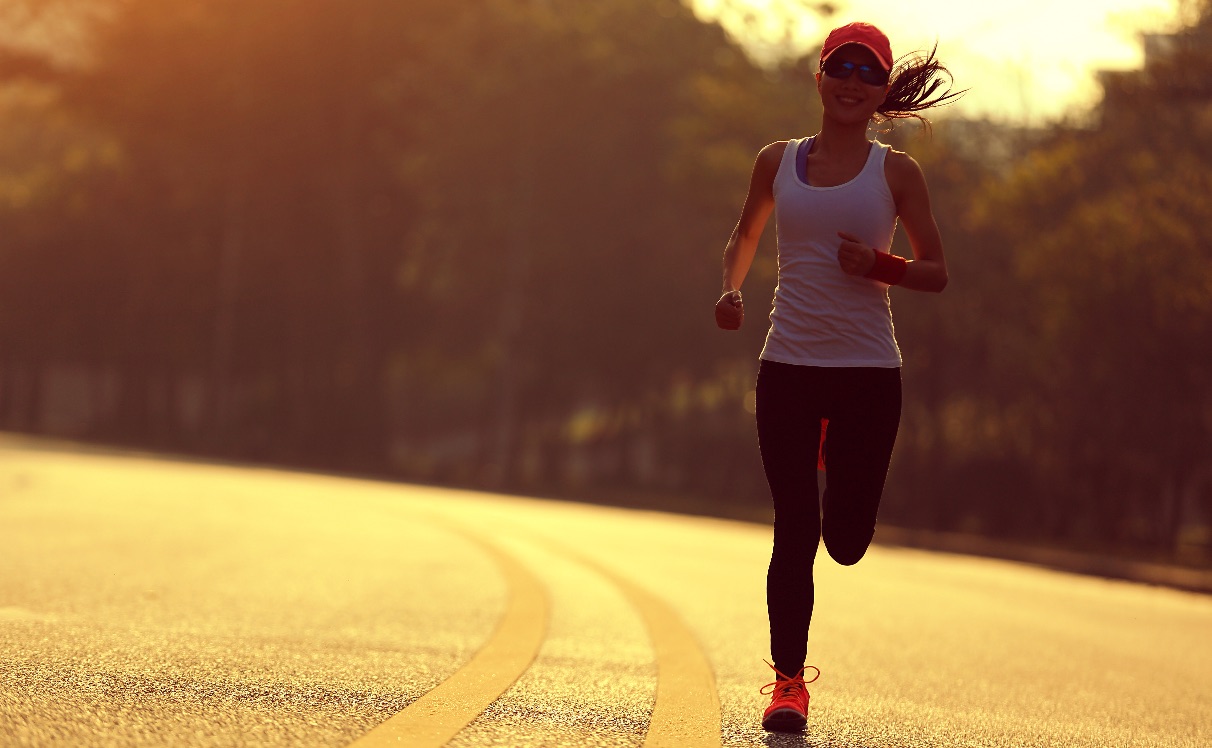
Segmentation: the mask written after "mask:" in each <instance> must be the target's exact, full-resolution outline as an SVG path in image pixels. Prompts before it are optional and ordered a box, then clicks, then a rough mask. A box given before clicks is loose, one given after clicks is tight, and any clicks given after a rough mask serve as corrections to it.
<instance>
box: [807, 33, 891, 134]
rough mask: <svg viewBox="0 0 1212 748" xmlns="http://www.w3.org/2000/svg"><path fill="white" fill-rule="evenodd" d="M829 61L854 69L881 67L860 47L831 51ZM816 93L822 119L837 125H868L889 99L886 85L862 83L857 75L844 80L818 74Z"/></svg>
mask: <svg viewBox="0 0 1212 748" xmlns="http://www.w3.org/2000/svg"><path fill="white" fill-rule="evenodd" d="M829 59H830V60H831V61H833V60H838V61H841V62H850V63H853V64H854V65H856V66H857V65H869V66H871V67H875V68H880V67H881V65H880V63H879V59H878V58H876V56H875V54H874V53H873V52H872V51H871V50H869V49H867V48H866V47H864V46H862V45H861V44H844V45H842V46H840V47H838V48H837V49H836V50H834V52H833V54H831V55H829ZM816 90H817V91H818V92H819V93H820V95H821V105H822V106H823V107H824V109H825V116H826V117H829V118H830V119H833V120H836V121H837V122H839V123H840V124H858V123H866V122H868V121H869V120H870V119H871V117H872V116H873V115H874V114H875V111H876V109H878V108H879V106H880V105H881V104H883V103H884V99H885V98H886V97H887V95H888V86H887V85H883V86H873V85H870V84H867V83H863V82H862V80H860V79H859V76H858V72H857V71H854V72H851V74H850V76H849V77H847V78H845V79H838V78H832V77H830V76H828V75H825V74H824V73H817V74H816Z"/></svg>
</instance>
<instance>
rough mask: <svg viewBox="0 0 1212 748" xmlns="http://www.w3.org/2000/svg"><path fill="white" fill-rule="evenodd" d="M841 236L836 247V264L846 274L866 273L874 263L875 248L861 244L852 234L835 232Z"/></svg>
mask: <svg viewBox="0 0 1212 748" xmlns="http://www.w3.org/2000/svg"><path fill="white" fill-rule="evenodd" d="M837 235H838V236H840V237H841V238H842V243H841V245H840V246H839V247H838V248H837V264H838V265H841V267H842V270H843V271H844V272H845V273H846V274H847V275H866V274H867V273H869V272H871V268H872V267H874V265H875V250H874V249H872V248H871V247H868V246H866V245H864V244H863V242H862V240H861V239H859V238H858V237H857V236H855V235H854V234H847V233H846V232H845V231H839V232H837Z"/></svg>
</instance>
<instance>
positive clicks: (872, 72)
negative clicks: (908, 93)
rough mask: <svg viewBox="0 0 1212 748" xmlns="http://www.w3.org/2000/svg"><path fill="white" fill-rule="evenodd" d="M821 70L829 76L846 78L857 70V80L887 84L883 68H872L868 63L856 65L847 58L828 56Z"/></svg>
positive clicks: (876, 84) (875, 84)
mask: <svg viewBox="0 0 1212 748" xmlns="http://www.w3.org/2000/svg"><path fill="white" fill-rule="evenodd" d="M821 70H822V71H823V72H824V73H825V75H827V76H829V77H830V78H837V79H838V80H846V79H847V78H849V77H850V74H851V73H853V72H855V71H858V77H859V80H861V81H862V82H863V83H866V84H867V85H868V86H885V85H887V84H888V71H887V70H884V69H883V68H873V67H871V66H870V65H856V64H854V63H853V62H850V61H849V60H839V59H836V58H834V57H830V58H829V59H827V60H825V64H824V65H822V66H821Z"/></svg>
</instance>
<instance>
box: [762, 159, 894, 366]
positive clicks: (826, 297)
mask: <svg viewBox="0 0 1212 748" xmlns="http://www.w3.org/2000/svg"><path fill="white" fill-rule="evenodd" d="M801 142H802V139H796V140H792V141H790V142H788V143H787V149H786V151H784V152H783V160H782V163H781V164H780V165H779V170H778V173H777V174H775V177H774V214H775V222H776V231H777V237H778V256H779V278H778V286H777V287H776V288H775V290H774V308H773V310H772V311H771V312H770V331H769V332H768V333H767V334H766V345H765V347H764V348H763V349H762V358H763V359H765V360H767V361H778V362H781V363H786V364H799V365H801V366H869V367H878V368H896V367H899V366H900V365H901V351H900V348H899V347H897V344H896V334H895V332H894V330H893V327H892V307H891V305H890V304H889V302H888V286H887V285H885V284H883V283H880V282H879V281H875V280H871V279H869V278H863V277H859V276H853V275H847V274H846V273H845V272H844V271H843V270H842V269H841V267H840V266H839V265H838V261H837V251H838V246H839V245H840V244H841V242H842V239H841V238H840V237H839V236H838V235H837V232H839V231H845V232H847V233H850V234H854V235H855V236H857V237H859V238H860V239H862V240H863V243H864V244H866V245H867V246H869V247H875V248H876V249H879V250H881V251H884V252H887V251H888V250H889V248H890V247H891V246H892V236H893V234H894V233H895V231H896V202H895V201H894V200H893V198H892V191H891V190H890V189H889V188H888V181H887V179H885V177H884V157H885V156H886V155H887V153H888V151H889V150H890V148H889V147H888V146H886V145H884V144H883V143H880V142H878V141H876V142H874V143H872V145H871V150H870V152H869V153H868V155H867V163H866V164H864V166H863V170H862V171H861V172H859V174H858V176H857V177H855V178H854V179H852V180H850V181H849V182H846V183H845V184H840V185H837V186H836V187H813V186H811V185H809V184H808V183H807V182H805V181H804V180H803V179H801V178H800V176H799V175H798V174H797V173H796V164H795V158H796V152H797V150H798V149H799V146H800V143H801Z"/></svg>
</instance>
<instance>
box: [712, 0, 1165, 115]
mask: <svg viewBox="0 0 1212 748" xmlns="http://www.w3.org/2000/svg"><path fill="white" fill-rule="evenodd" d="M694 5H695V8H696V11H697V12H698V13H699V14H700V15H701V16H703V17H704V18H718V19H719V20H720V21H721V22H722V23H723V24H724V25H725V26H726V27H727V28H728V29H729V30H730V31H731V32H732V33H733V34H734V35H736V36H737V37H738V38H740V39H743V40H744V42H745V43H746V44H747V45H749V46H750V47H751V48H752V49H755V50H756V51H757V52H758V54H763V53H765V54H770V53H774V52H777V51H779V50H785V49H794V50H796V51H805V50H808V49H811V48H812V47H813V46H815V45H817V44H819V43H820V41H821V39H822V38H824V36H825V34H826V33H827V32H828V30H829V29H830V28H832V27H833V26H836V25H840V24H842V23H847V22H849V21H854V20H865V21H869V22H871V23H874V24H876V25H877V26H880V27H881V28H882V29H883V30H884V31H885V32H886V33H887V34H888V36H889V37H890V38H891V40H892V45H893V52H895V53H896V54H898V55H900V54H904V53H906V52H910V51H913V50H917V49H929V48H930V47H931V46H932V45H933V44H934V42H935V40H937V41H938V43H939V55H940V57H941V58H942V59H943V61H944V62H945V63H946V64H947V65H948V67H950V68H951V70H952V72H953V73H955V78H956V82H957V84H958V85H959V86H960V87H966V88H970V89H971V90H970V91H969V93H968V94H967V95H966V96H965V97H964V99H963V100H962V101H960V102H957V104H956V105H955V108H956V111H958V112H962V113H964V114H966V115H990V116H993V117H996V118H999V119H1010V120H1016V121H1022V122H1027V123H1030V122H1032V121H1039V120H1047V119H1054V118H1056V117H1058V116H1060V115H1063V114H1065V113H1067V112H1069V111H1070V110H1071V109H1072V108H1074V107H1079V108H1084V107H1087V106H1089V105H1090V104H1092V103H1093V102H1094V101H1095V100H1096V99H1097V96H1098V94H1099V87H1098V83H1097V79H1096V76H1095V74H1096V72H1097V71H1099V70H1104V69H1112V70H1121V69H1129V68H1138V67H1140V65H1141V61H1142V59H1143V52H1142V49H1141V43H1140V40H1139V39H1138V35H1139V34H1140V33H1141V32H1142V31H1150V30H1159V31H1160V30H1169V29H1170V28H1171V27H1172V26H1173V25H1174V23H1175V22H1176V20H1177V16H1178V13H1179V4H1178V3H1176V2H1175V0H1088V1H1084V2H1080V3H1063V2H1061V3H1058V2H1055V1H1054V0H1022V1H1021V2H1016V3H973V2H967V0H921V2H911V3H910V2H904V1H903V0H850V1H848V2H842V3H838V4H837V6H838V7H837V10H836V12H835V13H834V14H833V15H832V16H828V17H826V16H821V15H819V14H816V13H813V12H810V11H808V10H803V11H802V12H797V11H795V10H791V8H792V6H798V5H800V4H798V3H791V2H788V1H787V0H695V2H694ZM746 13H750V14H752V15H751V17H750V18H749V20H748V21H746V19H745V15H746ZM789 18H798V19H799V21H798V23H792V24H789V23H788V19H789Z"/></svg>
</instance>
